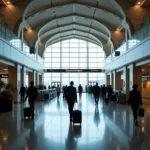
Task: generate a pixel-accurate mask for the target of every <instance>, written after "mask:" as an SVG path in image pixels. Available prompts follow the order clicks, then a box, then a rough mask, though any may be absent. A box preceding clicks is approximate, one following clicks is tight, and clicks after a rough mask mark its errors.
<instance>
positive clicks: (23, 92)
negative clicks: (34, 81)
mask: <svg viewBox="0 0 150 150" xmlns="http://www.w3.org/2000/svg"><path fill="white" fill-rule="evenodd" d="M19 93H20V96H21V103H24V100H25V99H24V98H25V94H26V88H25V87H24V86H23V84H22V85H21V88H20V92H19Z"/></svg>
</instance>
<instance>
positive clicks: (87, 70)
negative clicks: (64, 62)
mask: <svg viewBox="0 0 150 150" xmlns="http://www.w3.org/2000/svg"><path fill="white" fill-rule="evenodd" d="M44 72H58V73H61V72H69V73H70V72H71V73H72V72H95V73H97V72H105V70H104V69H45V70H44Z"/></svg>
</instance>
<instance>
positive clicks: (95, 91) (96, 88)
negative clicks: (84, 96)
mask: <svg viewBox="0 0 150 150" xmlns="http://www.w3.org/2000/svg"><path fill="white" fill-rule="evenodd" d="M93 94H94V97H95V105H98V101H99V96H100V87H99V86H98V83H96V85H95V86H93Z"/></svg>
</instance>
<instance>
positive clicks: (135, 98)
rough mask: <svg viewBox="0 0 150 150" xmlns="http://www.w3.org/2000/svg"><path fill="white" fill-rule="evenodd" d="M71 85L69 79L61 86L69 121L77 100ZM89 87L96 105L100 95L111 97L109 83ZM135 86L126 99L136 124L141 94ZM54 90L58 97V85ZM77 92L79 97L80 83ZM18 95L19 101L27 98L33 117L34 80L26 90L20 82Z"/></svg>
mask: <svg viewBox="0 0 150 150" xmlns="http://www.w3.org/2000/svg"><path fill="white" fill-rule="evenodd" d="M73 85H74V82H73V81H71V82H70V86H64V87H63V99H66V100H67V103H68V110H69V114H70V121H72V119H73V118H72V117H73V106H74V103H75V102H77V91H76V88H75V87H74V86H73ZM90 88H92V93H93V95H94V97H95V104H96V105H98V101H99V98H100V96H102V97H103V99H106V94H107V96H108V99H111V97H112V93H113V89H112V87H111V85H109V86H107V87H106V86H105V85H103V86H101V87H100V86H98V83H96V85H94V86H93V87H90ZM137 88H138V86H137V85H136V84H134V85H133V90H132V91H130V93H129V99H128V105H131V108H132V111H133V116H134V123H135V125H138V121H137V116H138V110H139V108H140V106H142V98H141V94H140V92H139V91H138V90H137ZM56 91H57V97H58V99H59V96H60V92H61V89H60V86H59V85H58V86H57V87H56ZM78 92H79V97H81V96H82V92H83V88H82V86H81V84H80V85H79V86H78ZM25 94H26V97H25ZM20 95H21V102H24V100H25V99H27V98H28V101H29V105H30V108H31V111H32V118H34V104H35V101H36V98H37V96H38V92H37V89H36V87H35V86H34V82H33V81H31V82H30V87H29V88H28V89H27V90H26V88H25V87H24V86H23V84H22V86H21V88H20Z"/></svg>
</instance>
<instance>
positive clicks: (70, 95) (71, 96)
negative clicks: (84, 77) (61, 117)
mask: <svg viewBox="0 0 150 150" xmlns="http://www.w3.org/2000/svg"><path fill="white" fill-rule="evenodd" d="M73 84H74V82H73V81H71V82H70V86H69V87H68V88H67V91H66V96H67V103H68V109H69V114H70V121H72V117H73V116H72V113H73V106H74V103H75V102H77V92H76V88H75V87H73Z"/></svg>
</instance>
